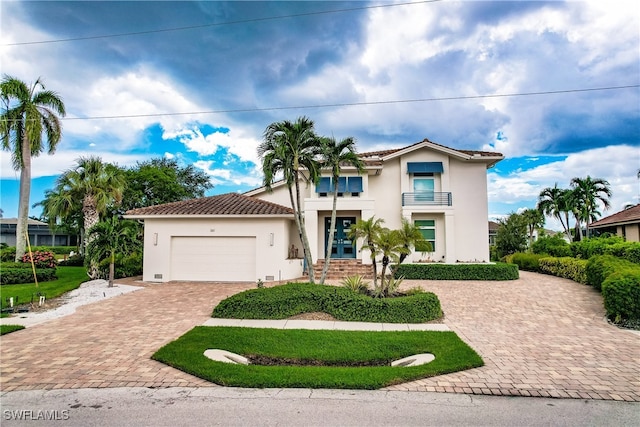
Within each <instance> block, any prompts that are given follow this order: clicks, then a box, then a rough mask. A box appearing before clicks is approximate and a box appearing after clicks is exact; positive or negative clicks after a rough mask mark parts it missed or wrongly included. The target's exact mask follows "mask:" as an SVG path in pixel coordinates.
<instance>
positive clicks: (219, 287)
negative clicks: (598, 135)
mask: <svg viewBox="0 0 640 427" xmlns="http://www.w3.org/2000/svg"><path fill="white" fill-rule="evenodd" d="M417 284H421V285H422V286H423V287H425V288H426V289H428V290H431V291H434V292H435V293H436V294H437V295H438V296H439V297H440V300H441V302H442V306H443V309H444V311H445V316H446V317H445V323H446V324H447V325H448V326H449V327H450V328H451V329H453V330H454V331H456V332H457V333H458V334H459V335H460V337H461V338H463V339H464V340H465V341H466V342H467V343H469V345H471V346H472V347H473V348H474V349H476V350H477V351H478V352H479V353H480V355H481V356H482V357H483V359H484V361H485V366H483V367H481V368H477V369H472V370H469V371H465V372H459V373H455V374H449V375H442V376H439V377H435V378H430V379H425V380H419V381H414V382H411V383H406V384H401V385H397V386H393V387H389V389H393V390H413V391H440V392H453V393H474V394H500V395H522V396H551V397H572V398H585V399H615V400H630V401H633V400H634V401H640V335H637V334H635V333H633V332H629V331H625V330H620V329H618V328H616V327H613V326H611V325H608V324H607V323H606V322H605V321H604V320H603V316H604V310H603V308H602V298H601V296H600V295H599V294H598V293H597V292H595V291H594V290H593V289H591V288H589V287H586V286H583V285H580V284H577V283H574V282H571V281H569V280H563V279H558V278H554V277H551V276H544V275H538V274H533V273H527V272H521V278H520V279H519V280H517V281H509V282H462V281H423V282H422V281H421V282H418V281H411V282H406V283H405V285H407V286H409V287H412V286H415V285H417ZM252 287H255V284H220V283H177V282H176V283H168V284H147V285H145V289H143V290H140V291H136V292H132V293H129V294H125V295H122V296H119V297H116V298H113V299H110V300H106V301H102V302H99V303H95V304H91V305H87V306H84V307H81V308H80V309H79V310H78V311H77V312H76V313H75V314H73V315H71V316H67V317H65V318H61V319H57V320H52V321H50V322H48V323H45V324H41V325H37V326H33V327H30V328H28V329H26V330H23V331H19V332H15V333H13V334H10V335H6V336H4V337H2V341H1V348H0V386H1V389H2V391H3V392H6V391H11V390H27V389H54V388H81V387H122V386H145V387H171V386H187V387H189V386H192V387H201V386H213V385H212V384H210V383H208V382H205V381H203V380H200V379H198V378H195V377H193V376H190V375H188V374H185V373H183V372H180V371H178V370H175V369H173V368H170V367H168V366H165V365H163V364H161V363H159V362H155V361H153V360H151V359H150V356H151V355H152V354H153V353H154V352H155V351H156V350H157V349H158V348H159V347H160V346H162V345H163V344H165V343H167V342H169V341H171V340H173V339H175V338H177V337H178V336H180V335H182V334H183V333H184V332H186V331H188V330H189V329H191V328H192V327H193V326H195V325H198V324H202V323H203V322H204V321H205V320H207V319H208V318H209V316H210V314H211V309H212V307H213V306H214V305H215V304H216V303H217V302H219V301H220V300H221V299H223V298H225V297H226V296H228V295H231V294H234V293H236V292H239V291H241V290H244V289H249V288H252Z"/></svg>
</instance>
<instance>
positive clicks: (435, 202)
mask: <svg viewBox="0 0 640 427" xmlns="http://www.w3.org/2000/svg"><path fill="white" fill-rule="evenodd" d="M428 205H432V206H451V193H450V192H434V191H426V192H423V193H402V206H428Z"/></svg>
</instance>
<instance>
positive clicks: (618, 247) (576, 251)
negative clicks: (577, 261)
mask: <svg viewBox="0 0 640 427" xmlns="http://www.w3.org/2000/svg"><path fill="white" fill-rule="evenodd" d="M571 251H572V252H573V255H574V256H575V257H576V258H582V259H589V258H591V257H592V256H595V255H613V256H617V257H618V258H622V259H626V260H627V261H630V262H633V263H636V264H640V242H625V241H624V239H623V238H622V237H618V236H614V237H597V238H590V239H585V240H581V241H579V242H573V243H572V244H571Z"/></svg>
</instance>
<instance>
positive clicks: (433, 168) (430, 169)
mask: <svg viewBox="0 0 640 427" xmlns="http://www.w3.org/2000/svg"><path fill="white" fill-rule="evenodd" d="M442 172H444V167H443V166H442V162H408V163H407V173H409V174H414V175H415V174H422V173H431V174H434V173H442Z"/></svg>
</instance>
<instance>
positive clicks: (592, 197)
mask: <svg viewBox="0 0 640 427" xmlns="http://www.w3.org/2000/svg"><path fill="white" fill-rule="evenodd" d="M571 187H572V188H573V191H574V203H575V204H576V205H577V206H576V207H577V211H578V212H579V217H580V219H581V220H582V221H584V222H585V224H586V228H587V237H589V224H591V222H593V221H595V220H597V219H598V216H600V212H599V211H598V206H599V204H600V203H601V204H602V206H603V207H604V209H605V210H606V209H609V207H610V206H611V204H610V202H609V198H610V197H611V186H610V184H609V182H608V181H607V180H605V179H602V178H591V177H590V176H589V175H587V177H586V178H577V177H576V178H573V179H572V180H571Z"/></svg>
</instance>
